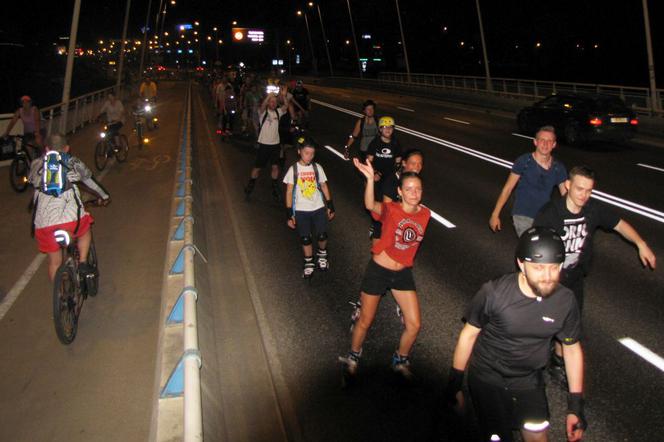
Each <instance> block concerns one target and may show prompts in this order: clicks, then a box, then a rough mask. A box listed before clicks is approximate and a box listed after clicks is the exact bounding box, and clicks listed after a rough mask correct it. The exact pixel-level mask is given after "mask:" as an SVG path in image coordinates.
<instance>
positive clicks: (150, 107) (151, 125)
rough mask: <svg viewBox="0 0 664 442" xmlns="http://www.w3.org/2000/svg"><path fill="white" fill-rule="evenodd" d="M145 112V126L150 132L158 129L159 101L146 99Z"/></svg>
mask: <svg viewBox="0 0 664 442" xmlns="http://www.w3.org/2000/svg"><path fill="white" fill-rule="evenodd" d="M143 101H144V103H145V104H144V106H143V111H144V113H145V126H146V127H147V128H148V130H154V129H156V128H157V122H158V121H159V118H157V115H156V113H157V112H156V111H157V99H156V98H154V97H153V98H145V99H144V100H143Z"/></svg>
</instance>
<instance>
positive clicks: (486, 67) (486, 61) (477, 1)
mask: <svg viewBox="0 0 664 442" xmlns="http://www.w3.org/2000/svg"><path fill="white" fill-rule="evenodd" d="M475 6H476V7H477V20H478V21H479V23H480V40H482V55H483V56H484V73H485V74H486V89H487V91H489V92H491V91H493V84H492V83H491V73H490V72H489V57H488V56H487V53H486V42H485V41H484V26H483V25H482V12H481V11H480V0H475Z"/></svg>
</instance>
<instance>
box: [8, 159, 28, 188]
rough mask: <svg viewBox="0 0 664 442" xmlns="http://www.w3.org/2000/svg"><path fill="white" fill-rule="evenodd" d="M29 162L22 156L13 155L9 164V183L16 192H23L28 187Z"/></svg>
mask: <svg viewBox="0 0 664 442" xmlns="http://www.w3.org/2000/svg"><path fill="white" fill-rule="evenodd" d="M29 173H30V164H28V160H27V158H25V157H24V156H22V155H21V156H18V157H15V158H14V159H13V160H12V162H11V164H10V165H9V183H10V184H11V186H12V189H14V190H15V191H16V192H19V193H20V192H25V189H27V188H28V174H29Z"/></svg>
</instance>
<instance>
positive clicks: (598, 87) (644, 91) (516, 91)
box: [377, 72, 664, 115]
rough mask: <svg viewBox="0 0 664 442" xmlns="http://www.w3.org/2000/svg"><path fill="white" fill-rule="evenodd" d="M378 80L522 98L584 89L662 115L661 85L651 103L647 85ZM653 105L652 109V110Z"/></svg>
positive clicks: (437, 77) (433, 77) (387, 75)
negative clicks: (617, 98) (489, 83)
mask: <svg viewBox="0 0 664 442" xmlns="http://www.w3.org/2000/svg"><path fill="white" fill-rule="evenodd" d="M377 81H378V82H380V83H397V84H400V85H403V86H406V87H412V88H431V87H434V88H440V89H448V90H457V91H467V92H476V93H490V94H495V95H499V96H508V97H514V98H524V99H533V100H535V99H540V98H543V97H546V96H548V95H551V94H556V93H558V94H560V93H588V94H604V95H612V96H616V97H620V98H621V99H622V100H623V101H624V102H625V103H626V104H627V105H628V106H630V107H631V108H633V109H634V110H635V111H638V112H641V113H657V114H659V115H664V111H663V109H664V103H662V100H664V89H657V94H656V96H657V98H656V103H654V104H655V106H653V103H652V96H651V94H650V89H648V88H646V87H630V86H620V85H607V84H590V83H570V82H564V81H541V80H523V79H518V78H492V79H491V88H488V87H487V85H488V82H487V80H486V77H475V76H460V75H442V74H411V75H410V82H409V81H408V75H407V74H406V73H403V72H381V73H380V74H379V76H378V80H377ZM653 109H656V110H655V111H653Z"/></svg>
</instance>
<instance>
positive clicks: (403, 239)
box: [394, 218, 424, 250]
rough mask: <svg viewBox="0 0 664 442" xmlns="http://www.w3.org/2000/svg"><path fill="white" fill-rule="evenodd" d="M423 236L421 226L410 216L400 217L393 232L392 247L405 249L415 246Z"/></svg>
mask: <svg viewBox="0 0 664 442" xmlns="http://www.w3.org/2000/svg"><path fill="white" fill-rule="evenodd" d="M423 238H424V229H423V228H422V226H421V225H420V224H419V223H418V222H416V221H413V220H412V219H410V218H405V219H402V220H401V221H400V222H399V224H398V225H397V229H396V230H395V232H394V247H395V248H397V249H399V250H406V249H409V248H410V247H415V246H417V244H418V243H420V242H421V241H422V239H423Z"/></svg>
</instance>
